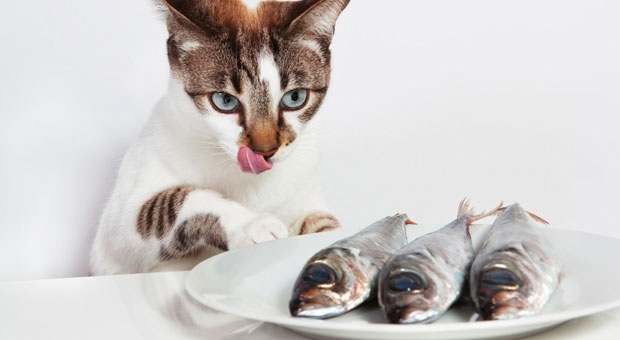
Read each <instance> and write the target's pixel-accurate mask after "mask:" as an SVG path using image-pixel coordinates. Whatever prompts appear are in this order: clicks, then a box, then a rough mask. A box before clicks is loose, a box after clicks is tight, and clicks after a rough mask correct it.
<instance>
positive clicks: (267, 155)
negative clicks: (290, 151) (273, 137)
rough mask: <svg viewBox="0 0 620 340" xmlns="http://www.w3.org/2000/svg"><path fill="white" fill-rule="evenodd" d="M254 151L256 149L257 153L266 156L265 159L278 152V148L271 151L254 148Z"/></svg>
mask: <svg viewBox="0 0 620 340" xmlns="http://www.w3.org/2000/svg"><path fill="white" fill-rule="evenodd" d="M252 151H254V153H255V154H259V155H261V156H263V157H265V159H268V158H269V157H271V156H273V155H275V154H276V152H278V148H275V149H271V150H269V151H263V150H259V149H254V148H252Z"/></svg>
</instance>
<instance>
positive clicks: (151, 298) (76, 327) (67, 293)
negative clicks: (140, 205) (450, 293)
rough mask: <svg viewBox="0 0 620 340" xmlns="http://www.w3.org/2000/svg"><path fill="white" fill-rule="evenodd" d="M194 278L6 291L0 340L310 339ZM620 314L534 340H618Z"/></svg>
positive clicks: (60, 283) (1, 290)
mask: <svg viewBox="0 0 620 340" xmlns="http://www.w3.org/2000/svg"><path fill="white" fill-rule="evenodd" d="M187 274H188V272H166V273H150V274H135V275H117V276H100V277H86V278H68V279H52V280H37V281H15V282H2V283H0V320H2V321H0V339H80V340H82V339H146V338H149V339H227V340H232V339H257V340H261V339H270V340H272V339H287V340H288V339H292V340H301V339H306V338H305V337H303V336H300V335H297V334H295V333H293V332H291V331H288V330H286V329H284V328H281V327H278V326H275V325H271V324H264V323H262V322H257V321H252V320H248V319H243V318H238V317H235V316H232V315H227V314H223V313H219V312H217V311H214V310H211V309H209V308H206V307H203V306H202V305H200V304H198V303H197V302H195V301H194V300H193V299H192V298H191V297H189V295H188V294H187V293H186V292H185V288H184V283H185V278H186V276H187ZM619 333H620V309H615V310H612V311H609V312H606V313H601V314H597V315H593V316H590V317H585V318H581V319H577V320H573V321H570V322H568V323H565V324H563V325H561V326H559V327H556V328H554V329H552V330H550V331H547V332H545V333H541V334H538V335H535V336H532V337H529V338H527V339H537V340H548V339H588V340H589V339H617V338H618V334H619Z"/></svg>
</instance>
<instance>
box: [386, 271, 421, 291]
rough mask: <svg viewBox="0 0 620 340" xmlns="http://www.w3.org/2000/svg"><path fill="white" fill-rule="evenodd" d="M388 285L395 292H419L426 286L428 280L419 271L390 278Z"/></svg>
mask: <svg viewBox="0 0 620 340" xmlns="http://www.w3.org/2000/svg"><path fill="white" fill-rule="evenodd" d="M388 287H389V288H390V290H391V291H393V292H399V293H401V292H413V293H419V292H421V291H422V290H424V289H425V288H426V281H425V280H424V278H422V277H421V276H420V275H419V274H417V273H410V272H409V273H401V274H397V275H395V276H392V277H391V278H390V281H389V283H388Z"/></svg>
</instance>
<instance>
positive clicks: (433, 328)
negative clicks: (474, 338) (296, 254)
mask: <svg viewBox="0 0 620 340" xmlns="http://www.w3.org/2000/svg"><path fill="white" fill-rule="evenodd" d="M553 230H557V231H558V232H562V233H565V232H566V233H574V234H585V235H589V236H595V237H602V238H607V239H612V240H614V241H616V242H620V238H616V237H613V236H608V235H603V234H596V233H589V232H584V231H580V230H572V229H553ZM337 231H343V230H335V232H337ZM296 236H297V235H296ZM307 236H311V235H305V236H304V237H307ZM289 238H290V237H289ZM287 239H288V238H287ZM284 240H286V239H284ZM279 241H282V240H275V241H269V242H264V243H260V244H256V245H253V246H250V247H257V246H268V245H269V244H270V243H273V242H279ZM244 249H247V248H238V249H234V250H232V251H227V252H223V253H220V254H218V255H216V256H213V257H211V258H208V259H206V260H204V261H202V262H200V263H199V264H198V265H196V266H195V267H194V268H192V270H190V272H189V274H188V275H187V277H186V279H185V284H184V287H185V290H186V291H187V293H188V294H189V295H190V296H191V297H192V298H194V299H195V300H197V301H198V302H200V303H202V304H203V305H205V306H207V307H209V308H212V309H215V310H217V311H220V312H224V313H227V314H231V315H235V316H239V317H243V318H246V319H251V320H256V321H262V322H268V323H272V324H276V325H279V326H282V327H289V328H297V329H298V328H303V329H317V328H320V329H321V330H333V331H350V329H351V327H355V328H356V331H358V332H372V333H386V332H387V333H407V334H413V333H431V332H432V333H435V332H438V331H440V332H457V331H475V330H494V329H498V328H501V329H505V328H508V327H509V328H515V327H520V326H537V325H540V326H544V325H551V324H560V323H563V322H566V321H569V320H573V319H577V318H581V317H585V316H589V315H593V314H598V313H602V312H605V311H608V310H611V309H614V308H618V307H620V298H619V299H617V300H614V301H610V302H607V303H602V304H598V305H595V306H591V307H588V308H583V309H578V310H568V311H558V312H553V313H549V314H542V315H534V316H530V317H526V318H520V319H512V320H493V321H480V322H462V323H458V322H455V323H441V324H438V323H429V324H391V323H387V322H386V323H365V322H360V323H343V322H329V319H311V318H295V317H291V316H286V317H285V316H273V317H272V316H268V315H259V314H254V313H250V312H244V311H240V310H238V309H236V308H234V307H230V306H228V305H227V304H224V303H220V302H218V301H217V300H214V299H209V298H206V297H204V296H202V295H201V294H200V293H198V292H197V291H195V290H194V289H192V288H191V287H190V281H192V279H191V278H192V277H193V276H195V275H197V274H196V272H197V268H199V267H201V266H202V265H203V264H204V263H206V262H208V261H213V260H214V259H215V258H218V257H220V256H229V255H230V254H231V253H236V252H237V251H239V250H244Z"/></svg>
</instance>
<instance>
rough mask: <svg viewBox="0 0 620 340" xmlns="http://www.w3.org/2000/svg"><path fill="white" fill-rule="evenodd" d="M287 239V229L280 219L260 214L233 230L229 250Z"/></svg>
mask: <svg viewBox="0 0 620 340" xmlns="http://www.w3.org/2000/svg"><path fill="white" fill-rule="evenodd" d="M286 237H288V228H287V227H286V225H285V224H284V222H282V221H281V220H280V219H278V218H276V217H274V216H272V215H269V214H262V215H258V216H256V217H254V218H253V219H251V220H250V221H249V222H248V223H246V224H245V225H244V226H243V227H241V228H239V229H236V230H233V232H232V233H231V235H230V242H229V248H230V249H234V248H239V247H243V246H247V245H250V244H255V243H261V242H266V241H273V240H276V239H280V238H286Z"/></svg>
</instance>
